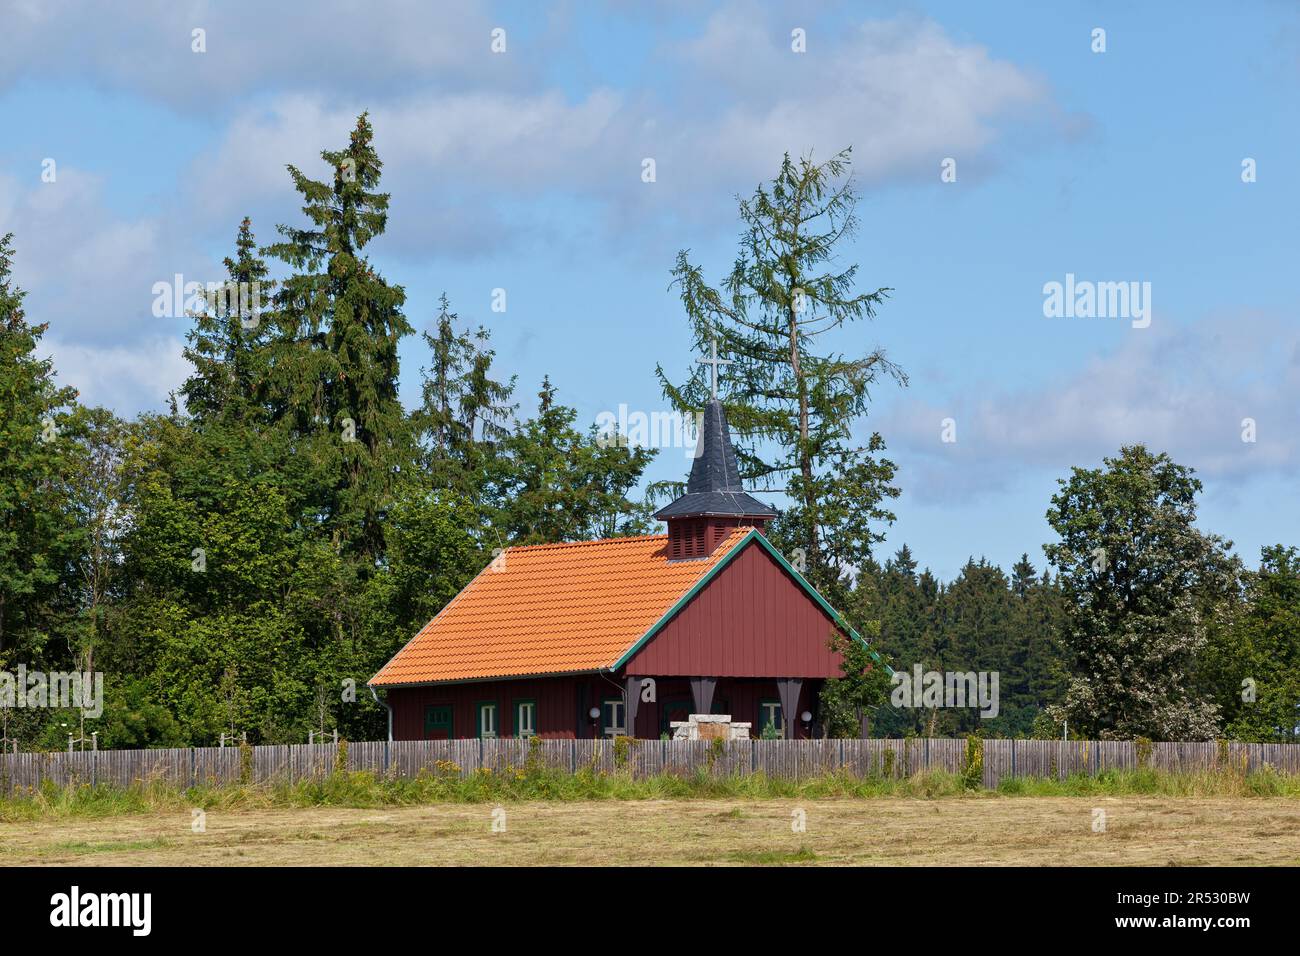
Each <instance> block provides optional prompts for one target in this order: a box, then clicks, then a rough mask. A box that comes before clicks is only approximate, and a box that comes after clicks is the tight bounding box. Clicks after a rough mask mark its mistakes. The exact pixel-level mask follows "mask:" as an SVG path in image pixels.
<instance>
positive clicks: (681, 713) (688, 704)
mask: <svg viewBox="0 0 1300 956" xmlns="http://www.w3.org/2000/svg"><path fill="white" fill-rule="evenodd" d="M694 706H695V704H694V703H693V702H692V700H691V698H689V697H669V698H667V699H665V700H663V701H660V703H659V732H660V733H661V734H671V733H672V732H673V729H672V727H670V726H668V725H669V724H671V723H672V722H673V721H674V720H690V718H691V708H692V707H694Z"/></svg>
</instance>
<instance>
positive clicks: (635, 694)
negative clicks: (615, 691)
mask: <svg viewBox="0 0 1300 956" xmlns="http://www.w3.org/2000/svg"><path fill="white" fill-rule="evenodd" d="M626 687H627V691H626V693H624V695H623V719H624V721H625V722H626V723H627V727H625V728H624V732H625V733H626V734H627V735H628V736H629V737H635V736H636V710H637V707H639V706H640V705H641V678H639V677H629V678H628V679H627V681H626Z"/></svg>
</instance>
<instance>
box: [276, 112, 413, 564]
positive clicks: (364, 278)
mask: <svg viewBox="0 0 1300 956" xmlns="http://www.w3.org/2000/svg"><path fill="white" fill-rule="evenodd" d="M373 135H374V134H373V130H372V129H371V126H370V122H369V120H368V118H367V116H366V114H364V113H363V114H362V115H361V116H360V117H358V118H357V125H356V128H355V129H354V130H353V131H352V136H351V140H350V142H349V143H348V145H347V147H346V148H344V149H341V150H324V151H323V152H322V153H321V158H322V159H324V160H325V162H326V163H327V164H328V165H329V166H330V168H331V169H332V170H333V171H334V176H333V180H332V182H320V181H317V180H314V179H311V178H310V177H308V176H307V175H306V174H305V173H303V172H302V171H301V170H299V169H297V168H296V167H294V166H290V167H289V174H290V176H291V177H292V179H293V183H294V188H296V189H297V190H298V192H299V193H300V194H301V195H302V197H303V200H304V205H303V207H302V211H303V213H304V214H305V215H306V216H307V218H308V219H309V220H310V224H309V225H308V226H307V227H305V228H298V227H291V226H283V225H282V226H280V227H279V231H280V234H281V235H282V236H283V237H284V239H283V241H281V242H278V243H275V244H274V245H271V246H269V247H268V248H267V249H266V250H265V251H266V252H267V253H268V254H269V255H273V256H275V257H277V258H279V259H282V260H283V261H285V262H286V263H288V264H289V265H290V266H291V267H292V268H293V269H294V270H295V272H294V274H293V275H292V276H290V277H289V278H288V279H286V280H284V282H283V284H282V287H281V289H280V291H279V292H278V293H277V295H276V298H275V302H276V321H277V324H278V332H279V335H278V336H277V342H276V344H275V348H274V350H273V352H272V356H273V358H272V362H273V365H272V370H273V376H274V382H275V385H276V387H277V389H278V391H279V393H280V395H281V409H280V418H281V420H283V421H284V422H285V423H286V424H287V425H288V427H289V428H290V429H291V431H292V432H293V433H294V434H295V435H298V436H305V437H308V438H309V439H313V440H314V441H313V445H314V447H315V449H316V453H317V454H321V455H325V456H328V457H329V458H331V459H332V460H333V461H334V462H335V463H336V465H337V468H338V471H339V475H340V479H339V481H338V482H337V484H336V485H335V486H334V487H333V489H332V491H331V494H330V495H329V496H328V499H327V500H326V501H324V502H322V504H323V507H324V510H325V512H326V521H327V525H328V527H329V529H330V531H331V534H332V536H333V538H334V539H335V541H336V542H337V543H338V545H339V546H340V547H341V548H343V549H344V550H345V551H347V552H349V553H355V554H358V555H361V556H363V557H365V558H366V559H368V560H374V559H377V558H378V557H379V556H380V555H381V554H382V553H383V530H382V514H383V510H384V508H385V507H386V506H387V504H388V503H389V500H390V497H391V492H392V488H393V485H394V482H395V481H396V480H397V475H398V474H399V473H400V472H401V470H402V469H403V468H404V467H407V466H409V464H410V462H411V460H412V442H411V436H410V434H409V429H408V428H407V422H406V416H405V413H404V411H403V409H402V406H401V403H400V402H399V401H398V398H397V377H398V371H399V367H398V357H397V345H398V342H399V341H400V340H401V339H402V337H403V336H405V335H408V334H410V332H411V331H412V330H411V327H410V325H409V324H408V323H407V320H406V317H405V316H404V315H403V314H402V305H403V303H404V302H405V299H406V294H405V292H404V291H403V290H402V287H401V286H397V285H390V284H389V283H388V282H386V281H385V280H384V279H383V277H382V276H380V275H379V274H378V273H377V272H376V271H375V269H374V267H373V266H372V265H371V263H370V261H369V260H368V259H367V258H366V257H365V256H364V255H363V250H365V248H366V247H367V246H368V245H369V244H370V243H371V242H372V241H373V240H374V239H375V238H376V237H377V236H379V235H381V234H382V233H383V231H384V228H385V226H386V225H387V222H388V199H389V197H388V194H387V193H381V192H379V191H378V186H379V181H380V174H381V170H382V165H383V164H382V163H381V162H380V159H379V156H378V154H377V153H376V152H375V150H374V147H373V145H372V142H371V140H372V139H373Z"/></svg>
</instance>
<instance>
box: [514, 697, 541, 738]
mask: <svg viewBox="0 0 1300 956" xmlns="http://www.w3.org/2000/svg"><path fill="white" fill-rule="evenodd" d="M525 710H526V711H527V713H528V727H527V729H525V728H524V726H523V725H524V712H525ZM515 726H516V727H518V733H519V736H520V737H535V736H537V701H535V700H521V701H520V702H519V703H517V704H515Z"/></svg>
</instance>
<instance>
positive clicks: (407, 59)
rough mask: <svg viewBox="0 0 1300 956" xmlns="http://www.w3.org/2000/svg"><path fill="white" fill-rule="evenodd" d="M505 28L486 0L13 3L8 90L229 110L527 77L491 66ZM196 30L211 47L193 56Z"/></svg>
mask: <svg viewBox="0 0 1300 956" xmlns="http://www.w3.org/2000/svg"><path fill="white" fill-rule="evenodd" d="M492 26H493V23H492V22H491V21H490V20H489V19H488V18H487V16H486V15H485V14H484V12H483V9H482V4H480V3H478V2H475V0H461V2H445V0H440V2H438V3H426V2H422V0H386V2H383V3H380V2H377V0H372V2H369V3H366V4H358V3H355V2H353V0H313V3H312V4H311V6H310V7H309V8H304V7H302V6H300V5H298V4H291V3H264V2H258V0H220V2H210V0H195V2H189V3H177V2H175V0H137V2H133V3H130V4H104V3H98V2H95V0H65V2H62V3H57V4H56V3H49V2H38V0H28V2H20V3H16V4H15V3H12V2H10V3H8V4H7V5H6V10H5V13H4V30H3V31H0V91H3V89H4V87H5V86H7V85H11V84H14V83H16V82H17V81H19V80H20V79H23V78H27V77H31V78H35V79H37V80H39V81H42V82H48V81H50V80H73V81H90V82H92V83H94V84H95V85H96V86H100V87H103V88H107V89H110V90H123V91H127V92H131V93H136V94H140V95H143V96H146V97H148V98H150V99H153V100H157V101H160V102H163V103H166V104H168V105H170V106H172V107H174V108H177V109H185V110H188V109H192V108H194V107H201V108H203V109H205V110H212V109H220V108H222V107H223V106H224V105H225V104H226V103H227V102H229V101H231V100H233V99H235V98H237V97H240V96H243V95H246V94H249V93H252V92H256V91H258V90H260V89H263V88H266V87H272V88H277V87H278V88H284V87H288V88H308V89H316V90H321V91H326V90H328V91H332V92H338V93H341V94H343V95H346V96H349V97H352V96H359V95H372V94H374V95H382V94H393V93H397V92H400V91H401V90H403V89H407V88H409V87H410V86H411V85H412V84H414V83H429V82H437V83H439V84H440V85H441V86H443V87H444V88H446V87H448V86H452V87H454V86H457V85H460V84H463V83H468V82H474V83H481V82H482V81H483V80H484V79H485V78H486V77H491V78H492V81H494V82H518V81H520V79H521V78H522V73H521V70H520V62H519V58H515V59H510V58H508V57H497V58H495V62H493V63H492V64H491V69H487V68H486V66H487V64H486V62H485V61H487V60H488V58H489V57H491V53H490V51H489V41H490V31H491V29H492ZM195 29H202V30H204V31H205V32H206V35H205V37H204V40H205V44H206V52H203V53H196V52H194V51H193V49H192V33H193V31H194V30H195Z"/></svg>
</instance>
